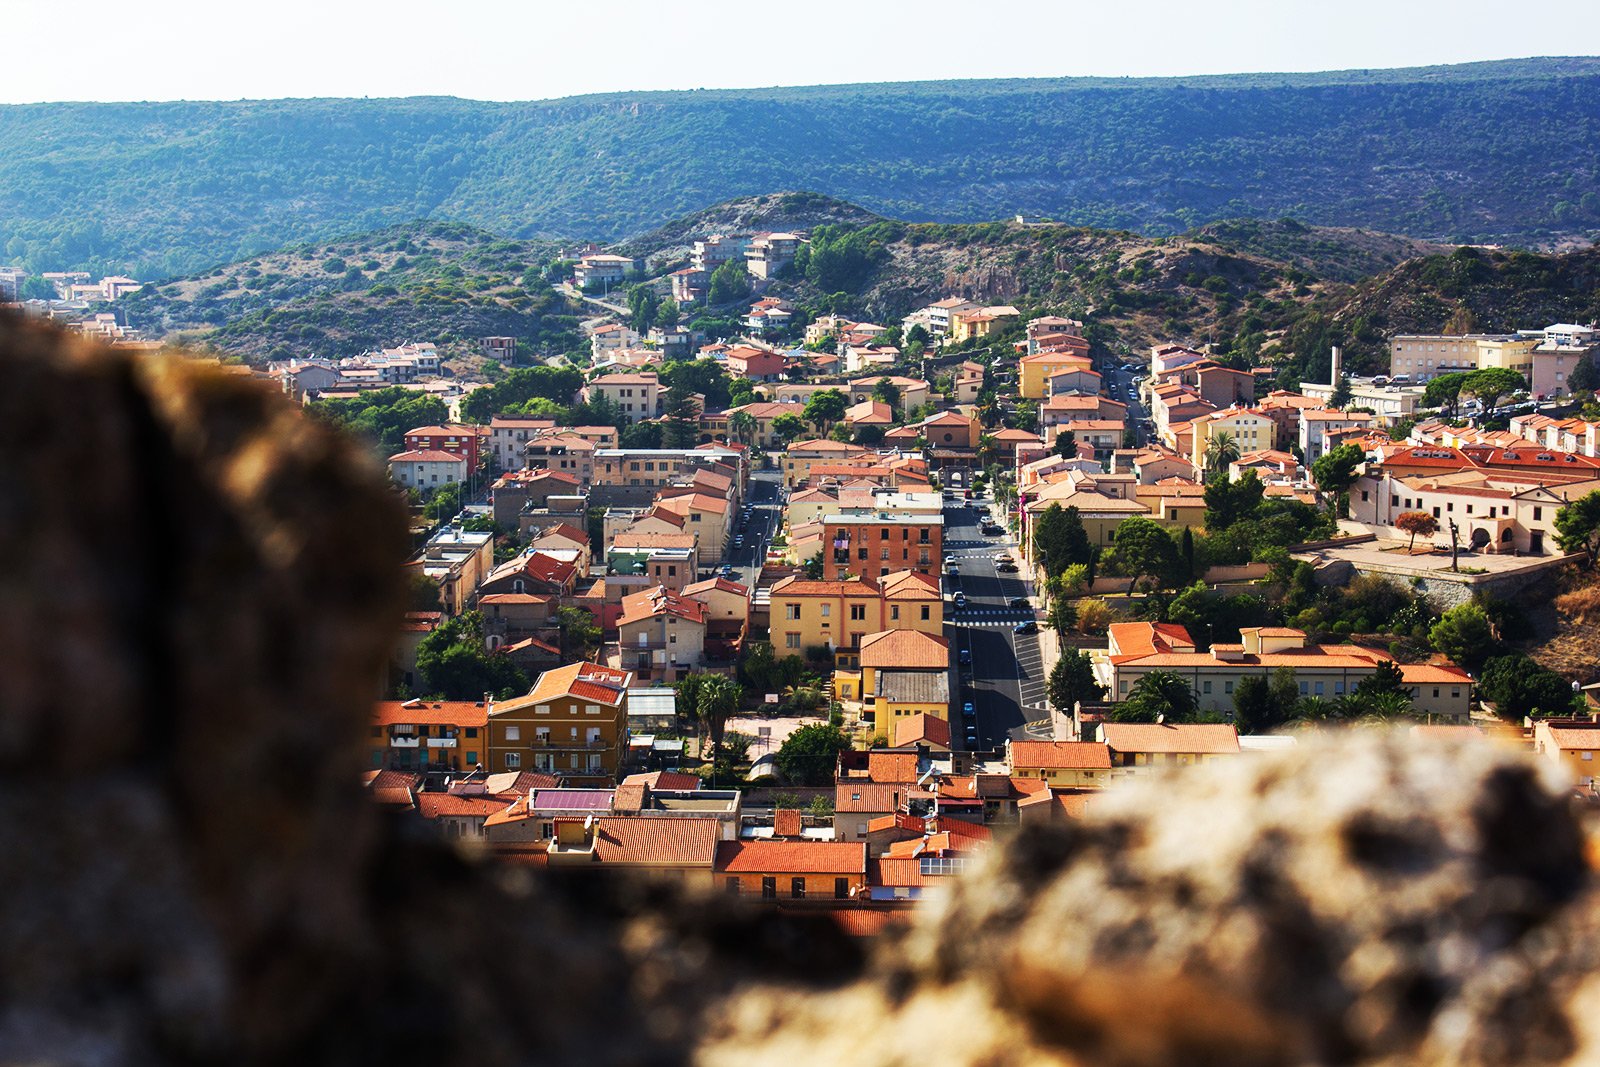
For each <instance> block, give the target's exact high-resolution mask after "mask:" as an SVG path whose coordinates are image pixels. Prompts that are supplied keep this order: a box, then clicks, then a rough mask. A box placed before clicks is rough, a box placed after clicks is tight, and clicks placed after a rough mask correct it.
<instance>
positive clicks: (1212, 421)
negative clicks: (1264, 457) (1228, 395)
mask: <svg viewBox="0 0 1600 1067" xmlns="http://www.w3.org/2000/svg"><path fill="white" fill-rule="evenodd" d="M1189 426H1190V427H1191V428H1192V430H1193V432H1194V440H1193V442H1192V443H1191V445H1190V448H1191V449H1192V451H1191V452H1190V455H1189V461H1190V462H1191V463H1193V464H1194V465H1195V466H1196V467H1198V468H1199V469H1201V470H1205V469H1206V451H1207V449H1209V448H1210V447H1211V442H1212V440H1214V439H1215V438H1217V437H1218V436H1219V435H1221V434H1227V435H1228V438H1229V439H1231V440H1232V441H1233V444H1234V446H1235V447H1236V449H1237V450H1238V453H1239V454H1240V455H1243V454H1244V453H1246V452H1260V451H1263V450H1265V449H1269V448H1271V447H1272V443H1273V435H1274V433H1275V432H1276V430H1277V426H1276V424H1275V423H1274V422H1273V420H1272V417H1271V416H1270V415H1267V414H1266V413H1265V412H1262V411H1258V410H1256V409H1255V408H1227V409H1225V410H1223V411H1215V412H1211V413H1209V414H1204V415H1198V416H1196V417H1195V418H1194V419H1192V420H1190V422H1189Z"/></svg>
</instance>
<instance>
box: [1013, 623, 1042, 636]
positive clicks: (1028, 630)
mask: <svg viewBox="0 0 1600 1067" xmlns="http://www.w3.org/2000/svg"><path fill="white" fill-rule="evenodd" d="M1011 632H1012V633H1018V634H1036V633H1038V632H1039V624H1038V623H1036V622H1034V621H1033V620H1032V619H1029V620H1028V621H1027V622H1019V623H1017V625H1016V627H1015V628H1014V629H1013V630H1012V631H1011Z"/></svg>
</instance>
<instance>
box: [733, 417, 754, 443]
mask: <svg viewBox="0 0 1600 1067" xmlns="http://www.w3.org/2000/svg"><path fill="white" fill-rule="evenodd" d="M758 429H759V426H758V424H757V423H756V417H755V416H754V415H752V414H750V413H749V412H748V411H735V412H734V413H733V414H732V415H729V416H728V430H729V431H730V432H731V433H732V434H733V438H734V440H735V441H738V442H739V443H740V444H743V445H753V444H755V442H756V431H757V430H758Z"/></svg>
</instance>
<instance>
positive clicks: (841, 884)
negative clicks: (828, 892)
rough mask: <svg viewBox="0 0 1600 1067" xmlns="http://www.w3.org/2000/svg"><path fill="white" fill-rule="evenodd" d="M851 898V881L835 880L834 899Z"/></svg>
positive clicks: (845, 879)
mask: <svg viewBox="0 0 1600 1067" xmlns="http://www.w3.org/2000/svg"><path fill="white" fill-rule="evenodd" d="M849 897H850V879H848V878H835V879H834V880H833V899H835V900H848V899H849Z"/></svg>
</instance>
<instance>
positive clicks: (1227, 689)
mask: <svg viewBox="0 0 1600 1067" xmlns="http://www.w3.org/2000/svg"><path fill="white" fill-rule="evenodd" d="M1222 691H1223V693H1225V694H1227V693H1232V692H1233V683H1232V682H1223V683H1222Z"/></svg>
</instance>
